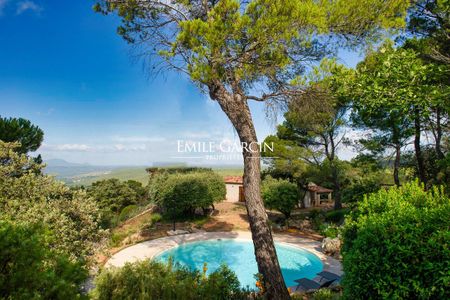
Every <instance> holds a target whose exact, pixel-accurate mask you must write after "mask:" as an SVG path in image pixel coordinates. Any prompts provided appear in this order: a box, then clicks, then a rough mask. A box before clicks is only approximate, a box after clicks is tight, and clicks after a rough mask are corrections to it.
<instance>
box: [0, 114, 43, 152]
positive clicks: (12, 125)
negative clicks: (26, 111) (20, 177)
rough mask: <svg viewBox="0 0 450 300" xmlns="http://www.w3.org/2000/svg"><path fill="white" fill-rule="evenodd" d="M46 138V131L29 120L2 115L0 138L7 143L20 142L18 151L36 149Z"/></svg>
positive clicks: (0, 118) (0, 119)
mask: <svg viewBox="0 0 450 300" xmlns="http://www.w3.org/2000/svg"><path fill="white" fill-rule="evenodd" d="M43 139H44V132H43V131H42V129H40V128H39V127H38V126H36V125H33V124H32V123H31V122H30V121H29V120H26V119H23V118H2V117H1V116H0V140H1V141H3V142H5V143H12V142H18V143H20V145H19V146H18V147H17V148H16V151H18V152H20V153H22V154H25V153H27V152H30V151H36V150H37V149H38V148H39V146H40V145H41V143H42V140H43Z"/></svg>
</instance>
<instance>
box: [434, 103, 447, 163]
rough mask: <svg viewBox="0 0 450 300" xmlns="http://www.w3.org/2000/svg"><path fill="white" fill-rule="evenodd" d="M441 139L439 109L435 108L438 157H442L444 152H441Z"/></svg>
mask: <svg viewBox="0 0 450 300" xmlns="http://www.w3.org/2000/svg"><path fill="white" fill-rule="evenodd" d="M441 141H442V125H441V109H440V108H437V110H436V147H435V149H436V154H437V157H438V159H443V158H444V157H445V156H444V152H442V148H441Z"/></svg>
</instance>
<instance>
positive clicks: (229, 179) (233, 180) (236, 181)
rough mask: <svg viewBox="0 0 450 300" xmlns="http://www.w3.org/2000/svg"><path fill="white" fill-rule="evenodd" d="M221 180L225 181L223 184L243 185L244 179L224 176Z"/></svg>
mask: <svg viewBox="0 0 450 300" xmlns="http://www.w3.org/2000/svg"><path fill="white" fill-rule="evenodd" d="M223 180H224V181H225V183H233V184H243V183H244V179H243V178H242V176H225V177H224V178H223Z"/></svg>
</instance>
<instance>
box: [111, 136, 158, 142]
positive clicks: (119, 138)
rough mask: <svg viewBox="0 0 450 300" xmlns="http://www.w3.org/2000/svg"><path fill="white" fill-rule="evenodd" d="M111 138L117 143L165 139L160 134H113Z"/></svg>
mask: <svg viewBox="0 0 450 300" xmlns="http://www.w3.org/2000/svg"><path fill="white" fill-rule="evenodd" d="M112 140H113V141H115V142H118V143H152V142H162V141H165V140H166V139H165V138H163V137H160V136H113V137H112Z"/></svg>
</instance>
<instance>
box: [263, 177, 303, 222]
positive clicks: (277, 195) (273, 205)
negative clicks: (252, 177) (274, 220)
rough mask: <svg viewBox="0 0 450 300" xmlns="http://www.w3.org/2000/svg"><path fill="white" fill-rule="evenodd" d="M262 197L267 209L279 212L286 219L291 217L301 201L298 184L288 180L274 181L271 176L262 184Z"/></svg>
mask: <svg viewBox="0 0 450 300" xmlns="http://www.w3.org/2000/svg"><path fill="white" fill-rule="evenodd" d="M261 195H262V198H263V200H264V205H265V206H266V207H267V208H269V209H275V210H278V211H279V212H281V213H282V214H283V215H284V216H285V217H286V218H289V217H290V216H291V212H292V210H293V209H294V208H295V207H296V206H297V204H298V199H299V195H298V188H297V185H296V184H294V183H292V182H289V181H288V180H286V179H274V178H272V177H270V176H268V177H266V179H264V181H263V182H262V186H261Z"/></svg>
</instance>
